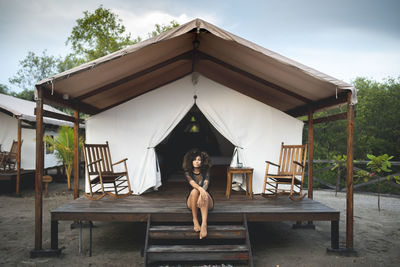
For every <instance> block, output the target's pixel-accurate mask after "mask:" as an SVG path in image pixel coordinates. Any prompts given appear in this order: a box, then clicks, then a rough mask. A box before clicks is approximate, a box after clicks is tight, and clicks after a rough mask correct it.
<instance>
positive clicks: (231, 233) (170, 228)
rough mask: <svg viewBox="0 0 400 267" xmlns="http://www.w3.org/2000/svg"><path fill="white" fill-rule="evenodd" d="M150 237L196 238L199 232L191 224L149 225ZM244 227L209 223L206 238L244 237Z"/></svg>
mask: <svg viewBox="0 0 400 267" xmlns="http://www.w3.org/2000/svg"><path fill="white" fill-rule="evenodd" d="M149 236H150V238H152V239H198V238H199V233H198V232H195V231H194V230H193V225H154V226H151V227H150V230H149ZM244 238H246V229H245V227H244V226H243V225H209V226H208V227H207V239H244Z"/></svg>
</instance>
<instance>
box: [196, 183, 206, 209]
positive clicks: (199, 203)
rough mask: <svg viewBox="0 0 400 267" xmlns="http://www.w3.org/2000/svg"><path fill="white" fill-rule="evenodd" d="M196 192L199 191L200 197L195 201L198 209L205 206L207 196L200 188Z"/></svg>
mask: <svg viewBox="0 0 400 267" xmlns="http://www.w3.org/2000/svg"><path fill="white" fill-rule="evenodd" d="M198 190H199V193H200V196H199V199H198V200H197V206H198V207H199V208H201V207H204V206H205V205H206V204H207V202H206V201H207V199H208V194H207V191H206V190H204V188H202V187H199V189H198Z"/></svg>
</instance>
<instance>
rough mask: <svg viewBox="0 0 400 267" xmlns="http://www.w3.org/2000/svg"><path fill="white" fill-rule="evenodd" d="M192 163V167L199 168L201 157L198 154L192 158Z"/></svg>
mask: <svg viewBox="0 0 400 267" xmlns="http://www.w3.org/2000/svg"><path fill="white" fill-rule="evenodd" d="M192 164H193V168H200V166H201V157H200V156H197V157H196V158H195V159H194V160H193V162H192Z"/></svg>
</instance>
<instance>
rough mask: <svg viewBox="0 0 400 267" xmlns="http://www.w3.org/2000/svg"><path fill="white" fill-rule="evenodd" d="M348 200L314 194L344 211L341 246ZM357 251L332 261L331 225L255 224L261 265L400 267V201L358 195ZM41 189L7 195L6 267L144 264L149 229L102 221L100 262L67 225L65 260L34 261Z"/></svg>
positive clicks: (1, 202)
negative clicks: (80, 246)
mask: <svg viewBox="0 0 400 267" xmlns="http://www.w3.org/2000/svg"><path fill="white" fill-rule="evenodd" d="M65 187H66V185H65V184H56V183H53V184H51V185H50V195H49V197H45V198H44V199H43V207H44V208H43V248H49V247H50V225H49V223H50V216H49V215H50V213H49V211H50V210H52V209H55V208H56V207H58V206H60V205H62V204H64V203H67V202H69V201H70V200H72V192H68V191H66V190H65V189H64V188H65ZM345 197H346V196H345V194H344V193H339V194H338V196H336V197H335V193H334V192H332V191H314V199H315V200H317V201H320V202H322V203H325V204H326V205H328V206H330V207H332V208H335V209H338V210H340V212H341V220H340V246H341V247H345V229H346V225H345V218H346V215H345V207H346V202H345V201H346V200H345ZM354 200H355V204H354V220H355V225H354V232H355V238H354V248H355V250H356V251H357V252H358V256H356V257H346V256H336V255H328V254H327V253H326V248H328V247H330V222H315V225H316V229H315V230H309V229H292V227H291V226H292V222H282V223H257V224H251V225H249V227H250V238H251V242H252V247H253V257H254V264H255V266H278V265H279V266H281V267H283V266H400V223H399V222H400V198H398V197H388V196H384V197H382V199H381V211H380V212H378V209H377V197H376V196H374V195H366V194H355V197H354ZM34 204H35V200H34V191H33V190H24V191H23V194H22V197H15V196H11V195H7V194H4V193H2V194H1V195H0V236H1V239H0V265H1V266H142V265H143V264H142V263H143V258H142V257H141V253H140V251H141V248H142V247H143V244H144V232H145V225H144V224H140V223H102V222H95V228H93V256H92V257H89V256H88V248H89V238H88V237H89V230H88V229H84V230H83V253H82V254H79V253H78V238H79V229H70V225H71V222H60V225H59V247H60V248H62V255H61V256H60V257H58V258H36V259H31V258H30V257H29V252H30V251H31V250H32V249H33V247H34ZM197 266H198V265H197Z"/></svg>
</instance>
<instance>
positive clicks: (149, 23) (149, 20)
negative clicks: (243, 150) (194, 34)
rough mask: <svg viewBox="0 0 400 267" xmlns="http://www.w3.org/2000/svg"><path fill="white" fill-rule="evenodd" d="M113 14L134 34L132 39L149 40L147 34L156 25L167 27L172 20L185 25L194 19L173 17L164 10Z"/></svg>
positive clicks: (184, 16) (118, 10)
mask: <svg viewBox="0 0 400 267" xmlns="http://www.w3.org/2000/svg"><path fill="white" fill-rule="evenodd" d="M112 12H114V13H116V14H118V16H119V18H120V19H122V23H123V25H125V27H126V29H127V31H128V32H130V33H131V34H132V37H134V38H136V37H137V36H140V37H142V39H147V38H148V36H147V34H148V33H149V32H151V31H153V30H154V28H155V27H154V25H155V24H160V25H167V24H169V23H170V22H171V21H172V20H175V21H177V22H178V23H179V24H183V23H186V22H188V21H190V20H192V19H194V18H193V17H189V16H188V15H186V14H181V15H179V16H173V15H171V14H168V13H166V12H165V11H162V10H155V11H149V12H141V13H140V14H138V13H134V12H132V11H129V10H122V9H112Z"/></svg>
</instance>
